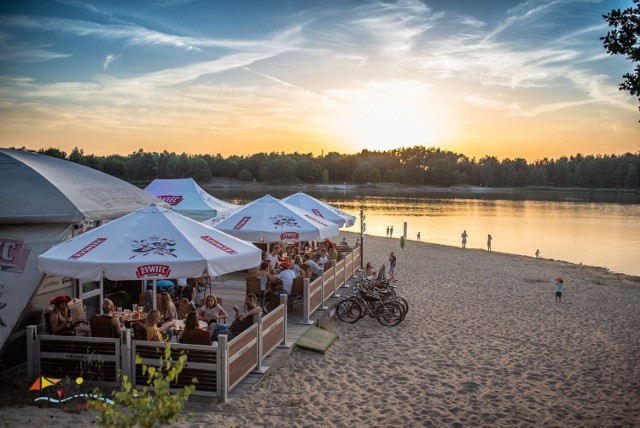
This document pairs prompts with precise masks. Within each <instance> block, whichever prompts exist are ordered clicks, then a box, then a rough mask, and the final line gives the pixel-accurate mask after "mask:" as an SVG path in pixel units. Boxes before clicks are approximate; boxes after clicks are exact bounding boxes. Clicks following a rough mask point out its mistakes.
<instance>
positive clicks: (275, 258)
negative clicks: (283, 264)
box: [267, 245, 281, 272]
mask: <svg viewBox="0 0 640 428" xmlns="http://www.w3.org/2000/svg"><path fill="white" fill-rule="evenodd" d="M280 260H281V259H280V245H274V246H273V248H271V252H270V253H269V254H267V261H268V262H269V263H270V264H271V267H272V268H273V270H275V271H276V272H277V270H278V264H280Z"/></svg>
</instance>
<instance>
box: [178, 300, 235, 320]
mask: <svg viewBox="0 0 640 428" xmlns="http://www.w3.org/2000/svg"><path fill="white" fill-rule="evenodd" d="M198 313H199V315H200V317H201V318H202V319H203V320H206V321H208V322H209V324H211V323H216V322H218V319H219V318H227V317H228V315H227V312H226V311H225V310H224V308H223V307H222V306H221V305H220V304H219V303H218V300H217V299H216V296H214V295H213V294H209V295H208V296H207V298H206V299H205V302H204V305H203V306H201V307H200V311H198ZM187 316H188V315H187Z"/></svg>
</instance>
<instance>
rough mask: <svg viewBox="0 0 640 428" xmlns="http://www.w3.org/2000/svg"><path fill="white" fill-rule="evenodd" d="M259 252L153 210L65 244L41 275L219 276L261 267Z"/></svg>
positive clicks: (42, 263)
mask: <svg viewBox="0 0 640 428" xmlns="http://www.w3.org/2000/svg"><path fill="white" fill-rule="evenodd" d="M260 255H261V252H260V249H259V248H257V247H255V246H254V245H252V244H250V243H248V242H245V241H242V240H240V239H237V238H234V237H233V236H229V235H227V234H226V233H222V232H220V231H218V230H214V229H212V228H210V227H208V226H205V225H203V224H202V223H198V222H197V221H194V220H191V219H189V218H187V217H184V216H182V215H180V214H178V213H176V212H173V211H171V210H167V209H164V208H160V207H157V206H155V205H151V206H149V207H146V208H141V209H139V210H137V211H134V212H132V213H131V214H128V215H126V216H124V217H121V218H119V219H117V220H114V221H112V222H110V223H107V224H106V225H103V226H100V227H98V228H96V229H93V230H91V231H89V232H86V233H84V234H82V235H79V236H76V237H75V238H72V239H70V240H68V241H65V242H62V243H60V244H58V245H56V246H54V247H53V248H51V249H50V250H49V251H47V252H46V253H44V254H42V255H41V256H39V257H38V266H39V268H40V270H41V271H43V272H45V273H48V274H51V275H64V276H69V277H72V278H81V279H89V280H95V281H98V280H100V279H101V278H103V277H106V278H109V279H111V280H116V281H120V280H132V279H147V278H149V279H159V278H192V277H199V276H203V275H210V276H217V275H222V274H225V273H228V272H235V271H238V270H243V269H248V268H252V267H255V266H257V265H259V264H260Z"/></svg>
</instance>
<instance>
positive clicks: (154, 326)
mask: <svg viewBox="0 0 640 428" xmlns="http://www.w3.org/2000/svg"><path fill="white" fill-rule="evenodd" d="M161 321H162V318H161V316H160V311H159V310H157V309H152V310H151V312H149V314H148V315H147V320H146V321H145V323H144V329H145V331H146V332H147V340H151V341H158V342H168V341H169V340H171V335H172V333H173V331H172V330H171V327H172V325H171V324H164V325H163V326H162V327H158V323H160V322H161ZM163 333H164V334H163Z"/></svg>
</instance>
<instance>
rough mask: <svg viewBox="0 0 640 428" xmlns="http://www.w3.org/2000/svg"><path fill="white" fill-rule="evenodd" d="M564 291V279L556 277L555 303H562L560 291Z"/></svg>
mask: <svg viewBox="0 0 640 428" xmlns="http://www.w3.org/2000/svg"><path fill="white" fill-rule="evenodd" d="M563 291H564V281H563V280H562V278H560V277H557V278H556V303H562V292H563Z"/></svg>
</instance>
